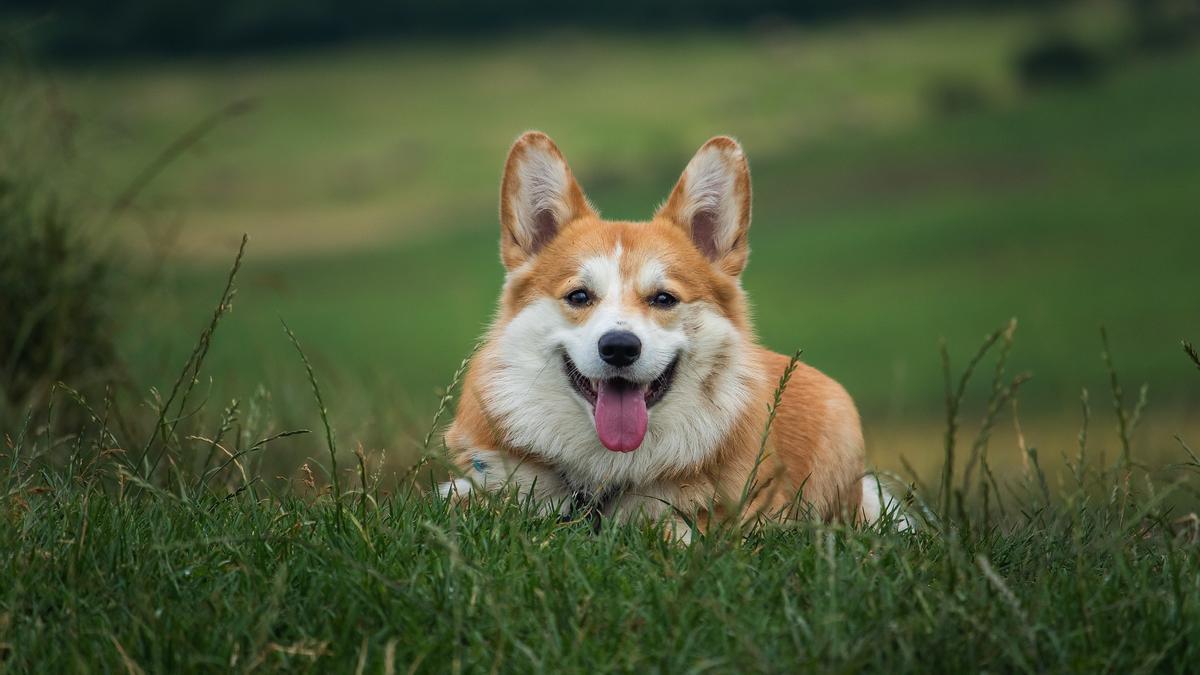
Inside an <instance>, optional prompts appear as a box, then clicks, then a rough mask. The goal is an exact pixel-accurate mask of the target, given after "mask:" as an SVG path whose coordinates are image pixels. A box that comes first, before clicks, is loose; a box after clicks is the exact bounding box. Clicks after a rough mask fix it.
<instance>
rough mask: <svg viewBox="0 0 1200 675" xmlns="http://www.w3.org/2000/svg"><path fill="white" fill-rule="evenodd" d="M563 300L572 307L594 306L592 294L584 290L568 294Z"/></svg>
mask: <svg viewBox="0 0 1200 675" xmlns="http://www.w3.org/2000/svg"><path fill="white" fill-rule="evenodd" d="M563 299H564V300H566V301H567V304H568V305H571V306H572V307H586V306H588V305H590V304H592V296H591V294H589V293H588V292H587V291H585V290H584V289H582V288H580V289H577V290H574V291H571V292H570V293H567V297H566V298H563Z"/></svg>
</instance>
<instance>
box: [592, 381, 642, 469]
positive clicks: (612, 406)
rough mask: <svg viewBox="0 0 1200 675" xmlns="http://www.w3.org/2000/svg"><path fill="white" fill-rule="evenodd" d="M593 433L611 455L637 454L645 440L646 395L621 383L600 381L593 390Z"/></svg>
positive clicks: (627, 384)
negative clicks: (594, 415) (610, 451)
mask: <svg viewBox="0 0 1200 675" xmlns="http://www.w3.org/2000/svg"><path fill="white" fill-rule="evenodd" d="M596 433H597V434H598V435H599V436H600V442H601V443H603V444H604V447H606V448H608V449H609V450H612V451H613V452H630V451H632V450H637V449H638V446H640V445H641V444H642V439H643V438H645V437H646V395H645V392H644V391H643V390H642V388H641V387H637V386H634V385H633V384H630V383H629V382H625V381H624V380H601V381H600V386H598V387H597V388H596Z"/></svg>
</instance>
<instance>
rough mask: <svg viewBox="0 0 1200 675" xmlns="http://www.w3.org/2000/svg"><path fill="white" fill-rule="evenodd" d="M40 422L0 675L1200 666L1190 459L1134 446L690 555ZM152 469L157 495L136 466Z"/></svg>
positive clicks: (721, 530)
mask: <svg viewBox="0 0 1200 675" xmlns="http://www.w3.org/2000/svg"><path fill="white" fill-rule="evenodd" d="M1196 365H1197V366H1200V360H1197V362H1196ZM1189 367H1190V366H1189ZM59 405H60V408H58V409H57V414H60V415H61V414H62V411H63V409H64V408H62V407H61V406H67V407H70V406H73V405H75V404H74V403H73V402H72V401H70V399H69V398H67V397H64V400H63V401H62V402H61V403H60V404H59ZM185 405H186V404H185V403H182V402H180V403H179V404H178V409H179V410H183V409H185ZM167 410H168V416H167V419H168V420H170V419H171V414H172V413H170V412H169V411H171V410H172V408H171V406H170V404H169V403H168V405H167ZM1127 412H1128V411H1127ZM52 414H54V411H46V413H45V415H46V417H43V416H42V415H41V413H40V412H39V413H37V414H36V415H35V416H34V417H33V418H32V419H31V420H29V422H30V423H27V424H26V425H25V426H24V427H23V428H22V429H21V430H19V431H18V432H17V434H16V435H15V437H10V438H9V439H8V442H7V447H6V448H5V455H6V456H4V457H0V459H3V460H4V461H3V462H2V463H0V490H3V494H4V495H5V498H6V506H5V509H4V510H3V511H2V512H0V518H2V519H3V520H4V526H3V527H0V569H3V571H4V575H5V579H6V583H5V584H4V585H2V586H0V666H2V667H4V668H5V669H6V670H7V669H12V670H13V671H15V672H24V671H26V670H29V671H40V672H63V671H90V670H105V671H115V670H124V671H126V672H131V673H141V672H193V671H197V672H198V671H212V670H222V671H224V670H233V671H255V670H263V669H266V670H288V671H304V672H351V671H353V672H355V673H361V672H382V673H386V674H388V675H390V674H391V673H395V672H398V671H401V670H403V671H405V672H410V673H411V672H476V671H484V670H487V671H488V672H556V673H557V672H598V671H599V672H608V671H637V672H644V671H653V672H697V673H699V672H747V671H750V672H796V671H810V672H829V671H831V670H835V671H850V670H856V671H857V670H862V669H868V670H872V671H886V672H931V671H932V672H962V671H964V670H970V671H975V670H984V671H1002V672H1048V671H1055V672H1097V671H1103V672H1186V671H1189V670H1190V669H1191V667H1192V664H1194V663H1195V660H1196V659H1197V658H1198V657H1200V654H1197V650H1198V649H1200V643H1198V642H1197V641H1196V639H1195V634H1196V627H1197V625H1200V623H1198V622H1200V615H1198V613H1200V583H1198V582H1197V580H1198V579H1200V553H1198V551H1197V547H1196V544H1197V540H1198V539H1200V523H1198V522H1197V521H1196V516H1195V513H1194V512H1192V513H1190V514H1187V513H1186V512H1184V511H1181V510H1180V509H1179V506H1178V504H1179V502H1180V500H1181V499H1182V500H1183V502H1184V503H1194V496H1195V492H1194V487H1193V486H1192V483H1191V480H1190V479H1191V477H1192V476H1193V475H1194V474H1195V472H1197V471H1200V458H1198V457H1197V456H1196V455H1195V454H1194V453H1193V452H1191V451H1186V450H1185V453H1181V454H1183V455H1184V456H1185V457H1189V458H1190V459H1189V460H1187V461H1185V462H1181V463H1175V464H1174V465H1173V466H1169V467H1163V468H1153V469H1143V468H1142V466H1141V463H1140V456H1139V455H1138V454H1137V453H1136V451H1135V450H1134V449H1133V448H1132V447H1131V446H1129V445H1128V444H1127V443H1123V445H1125V447H1127V448H1129V449H1130V453H1129V454H1128V455H1127V456H1126V459H1124V460H1121V461H1119V462H1117V463H1116V464H1113V463H1112V462H1109V461H1104V460H1100V459H1099V458H1097V457H1096V456H1095V455H1094V453H1093V450H1092V449H1091V448H1090V446H1089V443H1088V442H1087V440H1086V438H1083V439H1081V440H1080V443H1079V446H1078V450H1077V451H1076V452H1075V453H1074V454H1073V462H1072V463H1071V464H1070V469H1071V471H1070V474H1069V476H1070V478H1068V479H1067V482H1066V483H1062V484H1058V485H1056V486H1055V487H1053V488H1052V487H1051V486H1050V481H1049V479H1048V478H1047V476H1046V475H1045V474H1044V473H1042V471H1041V470H1040V468H1039V466H1038V463H1037V455H1036V453H1035V452H1033V451H1031V452H1030V454H1029V459H1030V469H1029V470H1028V471H1027V472H1026V474H1025V475H1024V477H1023V478H1022V479H1020V480H1011V481H1003V482H997V481H996V480H994V479H991V478H989V477H988V475H987V474H986V473H978V472H977V473H975V474H974V476H976V477H977V478H978V482H977V483H976V482H974V481H973V480H966V479H964V480H963V482H962V486H961V487H959V486H958V484H957V480H955V481H954V482H953V483H952V485H953V491H952V492H946V493H944V494H946V495H947V497H946V500H945V501H942V500H939V499H938V493H937V492H936V491H935V490H932V489H926V488H922V487H918V488H917V489H916V491H915V493H910V498H912V496H914V495H915V497H916V501H913V502H911V503H910V504H909V506H908V507H907V508H908V509H909V513H910V514H911V515H912V517H913V518H914V519H916V521H917V522H918V523H919V527H918V529H917V530H916V531H915V532H909V533H901V532H897V531H895V530H894V529H892V528H891V525H890V521H889V520H886V519H885V522H884V523H882V524H880V525H879V526H877V527H875V528H871V527H856V528H849V527H846V526H841V525H823V524H817V523H805V522H800V523H793V524H790V525H789V526H788V527H778V526H771V525H760V524H754V523H751V524H748V525H747V526H746V527H732V526H725V527H717V528H712V529H709V530H708V531H707V532H705V533H704V535H703V536H698V537H697V538H696V539H695V540H694V541H693V542H692V543H691V544H690V545H686V546H685V545H682V544H679V543H675V542H671V541H669V540H668V539H667V537H665V536H664V533H663V532H662V531H660V530H658V529H656V528H647V527H637V526H621V525H616V524H613V523H607V524H604V525H603V526H602V527H600V529H599V531H598V532H593V530H592V526H591V524H590V520H589V519H588V518H587V517H586V516H584V515H580V516H578V517H576V518H574V519H568V520H560V519H558V518H549V517H545V516H539V515H538V513H537V512H536V510H535V509H534V508H533V506H532V505H530V504H528V503H525V502H522V501H520V500H519V499H516V498H511V497H510V498H506V497H505V496H504V495H492V496H490V497H489V498H487V499H484V500H481V501H477V502H475V503H473V504H471V505H469V506H464V507H455V506H452V505H450V504H448V503H447V502H444V501H442V500H441V499H438V498H436V497H433V496H431V495H430V494H428V493H426V492H423V491H422V490H421V489H420V482H421V479H420V478H419V477H418V478H417V479H416V481H415V482H408V481H407V480H405V481H401V482H400V483H399V484H398V485H397V484H395V483H393V485H394V486H395V487H394V489H392V490H383V489H381V487H380V486H381V482H382V481H381V478H382V476H381V473H382V469H383V464H381V463H379V462H378V461H372V460H371V459H369V458H365V457H364V458H362V459H361V460H360V465H359V474H358V479H357V481H354V480H345V479H343V482H341V483H340V485H339V484H338V483H335V484H334V485H333V488H332V491H330V490H328V489H320V488H318V487H317V486H316V485H315V483H314V482H309V481H304V480H302V481H298V482H297V484H296V485H295V486H293V488H291V489H288V490H286V491H284V492H282V493H275V492H273V491H272V488H271V487H270V485H269V484H268V483H264V482H262V481H260V480H258V477H256V476H254V475H253V474H252V473H250V474H248V473H247V472H246V470H245V468H244V465H243V463H245V464H246V465H250V466H252V462H251V461H250V460H249V459H248V456H252V455H253V454H254V453H256V452H261V451H262V449H263V448H264V447H265V446H267V445H269V444H271V443H273V442H276V441H281V437H280V436H279V435H278V434H275V435H272V436H264V437H262V438H261V439H260V440H257V441H254V442H250V441H246V440H243V439H242V438H241V437H243V436H244V432H246V433H249V434H251V435H249V436H246V438H255V436H254V435H253V434H254V431H252V430H249V429H246V430H243V429H242V428H241V427H239V428H238V429H237V430H236V431H234V432H233V433H231V434H229V435H228V436H223V434H225V433H226V432H229V431H230V428H226V427H222V429H221V430H220V431H217V432H216V436H215V437H214V438H215V439H216V440H215V443H220V442H222V441H223V442H224V443H225V444H227V445H229V446H230V447H231V448H233V449H234V450H235V451H236V452H235V454H234V455H233V456H232V457H231V459H230V460H229V461H226V462H224V463H223V464H222V463H220V462H218V463H217V464H213V465H212V468H211V469H210V468H208V465H207V464H206V465H204V466H202V467H200V468H199V470H197V471H190V470H188V469H187V468H185V467H184V465H183V464H177V463H176V461H175V460H176V459H177V458H182V459H186V458H187V457H188V454H189V453H188V452H187V448H188V447H189V443H190V442H191V440H194V437H192V436H185V435H184V432H183V431H182V430H180V433H179V434H178V435H177V434H176V433H175V431H176V429H175V427H174V426H173V425H170V424H168V427H169V429H170V431H169V432H168V431H166V428H164V431H163V433H162V434H157V433H156V434H155V437H152V438H151V440H150V442H148V443H146V445H144V446H143V445H142V443H141V439H138V438H135V437H126V436H124V434H123V432H122V431H121V430H120V429H118V428H116V427H111V426H110V425H109V424H108V422H107V420H108V419H109V415H108V407H107V406H105V408H104V412H103V416H101V415H99V414H98V415H97V416H96V417H94V418H93V420H92V422H93V423H91V424H87V425H85V426H84V427H83V428H82V429H81V430H80V431H79V433H78V434H76V435H74V436H72V437H68V438H66V439H63V438H59V437H57V436H55V435H53V434H49V433H46V432H45V431H44V429H45V427H44V426H43V422H48V418H49V417H50V416H51V415H52ZM249 418H250V419H251V420H253V418H254V415H253V414H251V415H249ZM185 424H186V422H185ZM966 441H967V439H966V438H963V439H961V444H960V446H959V447H960V448H961V449H965V448H966V447H967V443H966ZM139 448H144V449H143V450H141V451H140V452H139ZM961 449H960V450H959V452H960V455H959V461H960V462H961V461H962V460H963V458H965V457H967V456H969V455H968V454H967V453H963V452H962V450H961ZM331 451H332V448H331ZM948 452H949V451H948ZM247 453H248V454H247ZM160 454H161V455H164V456H166V457H167V462H166V463H164V464H163V465H162V466H167V465H169V466H170V467H171V469H170V470H169V471H166V472H156V471H154V470H153V469H150V470H147V467H148V466H149V464H148V463H146V462H142V461H141V460H140V459H139V457H145V458H148V459H152V460H154V464H155V465H158V464H159V462H158V460H157V459H154V458H155V457H157V456H159V455H160ZM63 455H65V457H66V461H65V463H61V464H59V465H58V466H59V467H60V469H59V470H58V471H54V472H44V471H43V470H42V468H43V467H44V466H45V460H46V458H48V457H54V456H63ZM238 458H241V460H240V462H239V461H238ZM230 464H233V465H234V467H230ZM984 466H985V467H986V464H985V465H984ZM237 469H240V470H241V471H238V470H237ZM148 479H149V480H148ZM950 495H953V498H951V496H950ZM920 504H928V505H929V506H928V507H925V508H922V507H921V506H920ZM938 504H943V505H945V506H942V507H939V506H938Z"/></svg>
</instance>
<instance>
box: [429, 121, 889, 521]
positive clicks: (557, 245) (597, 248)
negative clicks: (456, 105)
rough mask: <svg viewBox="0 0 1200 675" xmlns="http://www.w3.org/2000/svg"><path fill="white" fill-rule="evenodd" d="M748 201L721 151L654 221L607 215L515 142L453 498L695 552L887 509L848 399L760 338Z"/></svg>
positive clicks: (451, 436)
mask: <svg viewBox="0 0 1200 675" xmlns="http://www.w3.org/2000/svg"><path fill="white" fill-rule="evenodd" d="M750 206H751V190H750V170H749V166H748V164H747V161H746V156H745V154H744V153H743V151H742V147H741V146H740V145H739V144H738V142H737V141H735V140H734V139H732V138H729V137H726V136H718V137H715V138H712V139H711V140H709V141H708V142H706V143H705V144H704V145H703V146H701V147H700V149H699V150H698V151H697V152H696V154H695V156H694V157H692V159H691V161H690V162H689V163H688V164H687V167H686V169H685V170H684V172H683V175H682V176H681V177H680V178H679V181H678V183H677V184H676V185H675V187H674V189H673V190H672V191H671V192H670V195H669V196H668V198H667V200H666V202H665V203H664V204H663V205H662V206H661V207H660V208H659V209H658V211H657V213H655V214H654V217H653V218H652V219H650V220H649V221H646V222H628V221H609V220H603V219H601V218H600V216H599V215H598V213H597V211H596V209H595V208H593V207H592V205H591V204H590V203H589V201H588V199H587V198H586V197H585V196H584V192H583V189H582V188H581V187H580V185H579V183H578V182H577V181H576V179H575V177H574V175H573V173H572V172H571V169H570V167H569V166H568V165H567V162H566V160H565V159H564V158H563V154H562V153H561V152H560V151H559V149H558V147H557V146H556V145H555V143H554V142H553V141H552V140H551V139H550V138H549V137H548V136H546V135H545V134H543V133H540V132H537V131H530V132H527V133H525V134H523V135H522V136H520V137H519V138H518V139H517V140H516V142H515V143H514V144H513V146H512V148H511V150H510V151H509V154H508V160H507V162H506V163H505V166H504V176H503V180H502V182H501V189H500V226H501V231H500V257H501V260H502V262H503V264H504V268H505V270H506V275H505V279H504V286H503V290H502V292H501V296H500V302H499V308H498V309H497V312H496V314H495V318H494V320H493V322H492V324H491V327H490V329H489V330H488V331H487V333H486V336H485V337H484V339H483V341H482V342H481V345H480V348H479V349H478V351H477V352H476V353H475V354H474V356H473V357H472V359H471V362H470V364H469V367H468V370H467V373H466V376H465V379H464V380H463V387H462V394H461V397H460V400H459V404H458V409H457V412H456V415H455V418H454V421H453V423H452V424H451V425H450V426H449V428H448V429H447V431H446V434H445V437H444V440H445V447H446V449H447V450H448V451H449V452H450V454H451V457H452V461H453V463H454V465H455V466H456V467H457V469H458V471H459V472H461V477H459V478H455V479H452V480H450V481H448V482H446V483H443V484H442V485H441V486H440V492H441V494H442V495H443V496H445V497H448V498H452V499H456V500H463V499H466V498H467V497H468V496H469V495H470V494H471V493H473V492H475V491H479V490H487V491H494V490H502V489H508V490H514V491H515V492H516V493H517V494H519V495H520V496H521V497H522V498H525V499H529V500H531V501H532V502H534V503H536V504H537V505H538V506H539V508H540V509H542V510H543V511H547V512H555V513H558V514H560V515H562V516H568V517H570V516H572V515H573V514H578V513H580V512H581V510H583V509H584V508H586V509H588V510H589V511H590V513H592V514H593V515H597V514H598V515H599V516H602V517H607V518H614V519H617V520H620V521H626V522H628V521H637V520H642V521H647V520H648V521H658V522H662V523H664V524H665V525H666V526H667V527H668V528H669V532H671V533H673V534H674V535H675V536H677V537H678V538H681V539H683V540H685V541H690V539H691V537H692V535H693V528H695V529H698V530H701V531H703V530H704V529H705V528H706V527H709V526H711V525H712V524H713V523H715V522H717V521H721V520H724V519H728V518H736V519H739V520H744V519H746V518H751V517H766V518H775V519H787V518H795V517H800V515H801V514H804V515H805V516H806V517H815V518H819V519H822V520H826V521H829V520H835V519H839V520H845V521H858V520H864V519H866V520H873V519H877V518H879V516H880V513H881V511H882V510H883V509H884V508H885V507H886V505H887V504H888V499H889V498H888V497H887V495H886V493H884V492H883V490H882V489H881V488H880V486H879V484H878V483H877V481H876V480H875V479H874V478H873V477H871V476H867V475H864V455H863V435H862V428H861V425H860V422H859V416H858V412H857V410H856V408H855V405H854V401H853V400H852V399H851V397H850V395H849V394H847V392H846V390H845V389H844V388H843V387H842V386H841V385H839V384H838V383H837V382H836V381H834V380H833V379H831V378H830V377H828V376H826V375H824V374H822V373H821V372H820V371H818V370H817V369H815V368H813V367H811V366H809V365H806V364H804V363H799V362H793V361H791V360H789V358H788V357H786V356H783V355H780V354H777V353H774V352H771V351H769V350H767V349H765V348H764V347H762V346H760V345H759V344H758V342H757V341H756V338H755V335H754V330H753V327H752V325H751V321H750V316H749V312H748V308H747V298H746V294H745V292H744V291H743V290H742V287H741V283H740V276H741V274H742V271H743V269H744V268H745V267H746V263H747V259H748V256H749V246H748V241H747V235H748V233H749V229H750V210H751V209H750ZM789 366H791V368H792V370H791V372H790V377H789V379H788V382H787V384H786V387H784V388H783V392H782V398H781V400H780V402H779V405H778V406H775V405H774V400H775V396H776V392H777V390H778V389H779V388H780V380H781V377H783V376H784V374H785V371H788V370H789ZM771 410H774V413H775V414H774V419H773V420H771V423H770V424H769V425H768V416H769V415H770V414H771V413H770V411H771Z"/></svg>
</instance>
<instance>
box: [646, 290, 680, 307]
mask: <svg viewBox="0 0 1200 675" xmlns="http://www.w3.org/2000/svg"><path fill="white" fill-rule="evenodd" d="M650 304H651V305H654V306H655V307H661V308H663V309H670V308H672V307H674V306H675V305H678V304H679V298H677V297H675V296H673V295H671V294H670V293H667V292H666V291H659V292H658V293H655V294H654V295H653V296H651V297H650Z"/></svg>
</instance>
